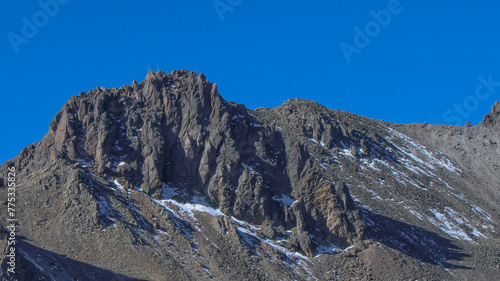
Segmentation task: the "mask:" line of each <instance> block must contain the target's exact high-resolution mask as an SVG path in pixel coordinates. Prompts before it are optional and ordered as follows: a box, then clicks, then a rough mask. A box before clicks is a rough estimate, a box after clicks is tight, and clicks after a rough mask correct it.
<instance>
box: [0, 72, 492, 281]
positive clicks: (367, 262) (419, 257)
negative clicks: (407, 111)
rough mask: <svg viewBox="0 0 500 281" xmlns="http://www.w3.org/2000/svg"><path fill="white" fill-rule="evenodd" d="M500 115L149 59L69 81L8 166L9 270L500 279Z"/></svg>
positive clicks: (48, 276)
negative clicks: (11, 203)
mask: <svg viewBox="0 0 500 281" xmlns="http://www.w3.org/2000/svg"><path fill="white" fill-rule="evenodd" d="M499 126H500V103H499V102H496V104H495V105H494V106H493V108H492V110H491V113H490V114H488V115H486V116H485V117H484V120H483V121H482V122H481V123H480V124H479V125H475V126H470V125H467V126H463V127H460V126H450V125H428V124H404V125H403V124H393V123H387V122H384V121H378V120H374V119H369V118H366V117H361V116H357V115H354V114H350V113H347V112H343V111H339V110H332V109H328V108H325V107H323V106H321V105H320V104H318V103H316V102H313V101H309V100H302V99H294V100H288V101H285V102H284V103H283V104H282V105H281V106H278V107H276V108H272V109H269V108H257V109H255V110H250V109H247V108H246V107H245V106H243V105H241V104H237V103H234V102H227V101H225V100H224V99H223V98H222V97H221V96H220V95H219V93H218V91H217V85H216V84H212V83H210V82H209V81H208V80H207V78H206V77H205V76H204V75H203V74H197V73H195V72H189V71H185V70H177V71H173V72H172V73H170V74H166V73H164V72H161V71H158V72H149V73H148V75H147V78H146V80H145V81H143V82H141V83H137V82H135V81H134V82H133V83H132V84H131V85H129V86H123V87H121V88H113V89H105V88H96V89H94V90H91V91H89V92H86V93H80V94H79V95H78V96H73V97H71V98H70V99H69V100H68V102H67V103H66V104H65V105H64V106H63V108H62V110H61V111H60V112H59V113H57V114H56V116H55V118H54V120H53V121H52V122H51V123H50V125H49V129H48V133H47V134H46V135H45V136H44V137H43V139H42V140H41V141H39V142H36V143H34V144H32V145H29V146H28V147H26V148H24V149H23V150H22V151H21V152H20V153H19V155H18V156H17V157H15V158H13V159H11V160H9V161H7V162H5V163H3V164H2V165H1V166H0V171H1V173H0V194H1V196H2V198H4V199H2V200H4V201H3V202H7V198H8V196H9V195H8V193H9V192H11V191H9V189H8V186H9V185H8V183H9V182H10V179H9V177H10V176H8V175H7V173H8V172H9V169H11V170H13V169H14V168H15V170H16V171H15V183H16V191H15V192H16V195H15V198H16V202H15V203H16V204H15V210H16V218H17V224H16V226H15V235H16V236H15V237H16V240H15V241H16V243H15V257H16V258H15V263H16V264H15V265H16V266H15V272H14V273H13V272H12V271H9V266H10V265H9V261H10V260H11V258H10V256H11V251H10V248H11V247H12V245H11V244H10V243H9V241H11V240H9V238H10V237H11V235H13V234H12V228H11V227H10V225H11V222H9V221H7V220H6V219H7V218H8V214H7V203H5V204H3V207H2V208H0V214H1V231H2V235H1V249H2V252H1V260H2V265H1V271H0V272H1V276H2V278H3V279H4V280H176V281H177V280H416V279H418V280H495V279H496V280H500V233H499V232H500V228H499V224H498V223H499V221H500V208H499V206H500V172H499V166H500V150H499V147H498V143H499V142H500V127H499Z"/></svg>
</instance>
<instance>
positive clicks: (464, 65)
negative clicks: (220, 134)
mask: <svg viewBox="0 0 500 281" xmlns="http://www.w3.org/2000/svg"><path fill="white" fill-rule="evenodd" d="M276 2H279V3H276ZM442 2H445V3H442ZM40 3H42V4H43V3H49V4H50V5H40ZM54 3H56V5H54ZM214 3H215V4H216V5H217V9H216V7H214ZM44 6H45V7H44ZM382 10H384V11H382ZM372 11H373V12H376V13H378V12H379V11H382V13H380V14H379V15H380V18H379V22H372V21H374V20H375V17H374V15H373V13H372ZM385 11H387V12H385ZM499 11H500V4H499V2H498V1H463V0H460V1H423V0H413V1H410V0H401V1H400V2H399V4H398V3H397V2H396V1H393V0H391V1H326V0H319V1H296V0H290V1H260V0H254V1H250V0H243V1H241V0H218V1H213V0H204V1H178V0H175V1H174V0H164V1H140V2H138V1H123V0H122V1H77V0H57V1H56V0H42V1H41V2H37V1H1V2H0V15H1V26H0V35H1V36H0V54H1V61H2V63H1V66H0V82H1V84H2V88H1V91H0V95H1V100H2V103H1V105H2V114H1V119H0V129H1V131H2V137H1V139H0V146H1V149H0V162H4V161H5V160H7V159H9V158H11V157H14V156H16V155H17V154H18V153H19V152H20V150H21V149H22V148H23V147H25V146H26V145H28V144H30V143H33V142H36V141H38V140H40V139H41V138H42V137H43V135H44V134H45V133H46V132H47V131H48V126H49V123H50V121H51V120H52V118H53V117H54V116H55V114H56V113H57V112H58V111H59V110H60V109H61V107H62V106H63V104H64V103H65V102H66V101H67V99H68V98H69V97H70V96H72V95H76V94H78V93H80V92H82V91H88V90H91V89H93V88H95V87H97V86H104V87H110V88H111V87H115V86H117V87H120V86H122V85H123V84H130V83H131V82H132V80H133V79H136V80H138V81H140V80H143V79H144V78H145V75H146V72H147V70H149V69H153V70H156V69H161V70H164V71H166V72H170V71H171V70H173V69H188V70H195V71H197V72H203V73H204V74H205V75H206V76H207V77H208V79H209V80H210V81H212V82H215V83H217V84H218V85H219V91H220V93H221V94H222V95H223V97H224V98H225V99H226V100H232V101H236V102H238V103H242V104H245V105H246V106H247V107H249V108H252V109H253V108H256V107H259V106H267V107H275V106H278V105H280V104H281V103H282V102H283V101H285V100H286V99H288V98H296V97H300V98H304V99H311V100H315V101H317V102H319V103H321V104H323V105H325V106H327V107H329V108H337V109H341V110H345V111H349V112H353V113H356V114H360V115H364V116H368V117H371V118H375V119H385V120H386V121H390V122H398V123H411V122H426V121H427V122H428V123H448V124H453V123H461V124H464V123H465V121H467V120H469V121H470V122H471V123H472V124H477V123H478V122H479V121H480V120H482V117H483V115H484V114H485V113H489V111H490V108H491V106H492V105H493V103H494V101H495V100H500V86H499V85H498V83H497V82H495V81H500V68H499V67H500V17H499V16H498V12H499ZM387 14H390V15H391V18H390V21H389V20H388V18H387V17H386V16H387ZM33 27H35V28H36V29H37V30H34V29H33ZM356 27H358V28H359V29H357V28H356ZM366 28H368V33H369V35H367V34H365V33H366ZM356 30H365V31H362V32H363V34H362V35H360V34H357V31H356ZM370 36H371V37H370ZM363 39H369V42H368V41H367V40H364V41H363ZM341 45H343V46H344V50H343V49H342V48H341V47H340V46H341ZM345 46H349V47H348V48H347V49H346V47H345ZM346 50H348V51H347V53H349V52H351V54H350V55H347V56H346V55H345V54H344V52H346ZM346 57H347V58H348V59H349V60H350V62H349V63H348V59H346ZM489 75H491V77H490V78H488V76H489ZM479 76H482V77H483V78H484V79H485V80H488V79H490V80H493V86H492V85H491V84H492V83H489V84H490V85H489V87H486V86H481V85H482V84H481V82H480V81H479V80H478V77H479ZM495 83H497V84H495ZM483 84H484V83H483ZM486 84H488V83H486ZM477 88H479V92H478V94H476V89H477ZM496 88H497V90H496V91H494V90H495V89H496ZM493 91H494V92H493ZM479 97H480V98H481V99H479ZM454 106H461V110H462V112H459V111H457V110H458V109H457V108H455V107H454ZM464 106H465V107H464ZM465 116H467V117H465Z"/></svg>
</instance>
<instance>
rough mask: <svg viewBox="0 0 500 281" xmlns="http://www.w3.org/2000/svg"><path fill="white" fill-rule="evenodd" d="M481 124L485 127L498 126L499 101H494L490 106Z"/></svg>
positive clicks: (499, 120) (499, 115) (499, 114)
mask: <svg viewBox="0 0 500 281" xmlns="http://www.w3.org/2000/svg"><path fill="white" fill-rule="evenodd" d="M481 124H482V125H484V126H487V127H497V128H500V101H497V102H495V104H494V105H493V106H492V107H491V112H490V114H486V115H485V116H484V118H483V121H482V122H481Z"/></svg>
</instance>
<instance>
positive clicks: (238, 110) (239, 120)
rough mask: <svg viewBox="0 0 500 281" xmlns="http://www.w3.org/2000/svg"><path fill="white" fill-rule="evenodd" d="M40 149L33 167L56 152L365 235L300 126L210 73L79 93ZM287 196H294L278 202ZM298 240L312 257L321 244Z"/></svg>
mask: <svg viewBox="0 0 500 281" xmlns="http://www.w3.org/2000/svg"><path fill="white" fill-rule="evenodd" d="M329 130H335V129H330V128H329ZM329 133H330V131H327V132H326V133H324V135H325V136H324V138H325V140H326V141H327V142H328V139H329V138H333V137H334V136H330V137H329V136H328V135H329ZM331 145H333V144H331ZM46 155H50V157H46ZM33 157H34V158H35V159H34V161H32V162H30V165H31V167H33V168H32V169H39V168H41V167H44V166H45V165H47V163H48V161H54V160H56V159H61V160H65V161H69V162H75V161H76V162H84V163H92V168H93V172H94V173H96V174H100V175H103V176H107V177H112V178H115V179H117V180H118V182H120V184H121V185H122V186H124V187H126V188H128V189H133V188H134V187H137V188H141V189H142V190H143V191H144V192H145V193H146V194H148V195H150V196H152V197H154V198H156V199H160V198H162V184H163V183H165V184H167V185H168V186H173V187H177V188H181V189H182V190H184V191H185V192H187V193H189V194H201V195H206V196H207V197H208V198H209V199H210V201H211V202H212V204H213V205H214V206H217V207H219V208H220V209H221V210H222V211H223V212H224V213H226V214H227V215H233V216H235V217H236V218H238V219H243V220H246V221H249V222H252V223H256V224H260V223H261V222H262V221H263V220H264V219H266V218H269V219H271V220H272V222H273V224H274V225H275V226H284V227H285V228H287V229H290V228H293V227H297V229H298V230H299V231H300V232H301V233H303V235H304V237H309V236H308V235H309V234H313V235H316V236H318V237H324V239H323V240H322V243H332V242H336V243H338V244H339V245H346V244H347V242H348V241H349V242H352V241H354V240H356V239H359V238H360V237H361V236H362V221H361V219H360V217H359V211H357V210H356V209H355V208H354V205H353V202H352V199H351V197H350V195H349V190H348V188H347V187H346V186H345V185H344V184H343V183H342V182H338V183H335V184H333V183H331V182H327V181H325V179H324V178H322V177H321V176H318V175H316V174H315V173H314V169H316V168H317V167H316V164H315V163H313V162H312V161H311V159H309V157H308V154H307V152H306V148H305V147H304V146H303V145H302V144H301V143H300V142H298V141H297V140H296V137H295V136H294V135H293V134H292V132H288V133H286V134H283V133H282V132H281V131H280V130H278V129H277V128H276V126H274V125H269V124H266V121H265V120H260V119H259V118H258V117H256V116H254V115H253V114H252V112H251V111H250V110H248V109H246V108H245V107H244V106H242V105H237V104H235V103H228V102H226V101H225V100H224V99H223V98H222V97H221V96H220V95H219V94H218V93H217V85H215V84H212V83H210V82H208V81H207V79H206V78H205V76H204V75H203V74H200V75H198V74H196V73H194V72H188V71H183V70H180V71H173V72H172V73H170V74H165V73H164V72H149V73H148V75H147V78H146V81H144V82H141V83H140V84H135V83H134V84H132V85H130V86H124V87H122V88H120V89H117V88H113V89H101V88H96V89H95V90H92V91H90V92H88V93H81V94H80V95H79V96H75V97H72V98H70V99H69V100H68V102H67V104H66V105H64V107H63V109H62V110H61V112H59V113H58V114H57V115H56V117H55V118H54V121H52V123H51V124H50V130H49V133H48V134H47V135H46V136H45V137H44V138H43V140H42V141H41V142H40V143H38V144H37V145H36V153H35V154H34V156H33ZM284 196H285V197H286V198H295V199H296V203H294V204H291V203H292V202H290V203H288V205H287V204H285V203H283V202H280V200H279V198H285V197H284ZM273 198H274V199H273ZM311 212H313V213H314V215H311ZM299 244H300V247H299V248H301V249H302V250H303V251H304V252H306V253H307V254H308V255H310V256H312V255H313V254H314V253H315V247H316V246H318V245H320V244H317V245H314V244H313V243H310V242H308V243H302V242H301V243H299Z"/></svg>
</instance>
